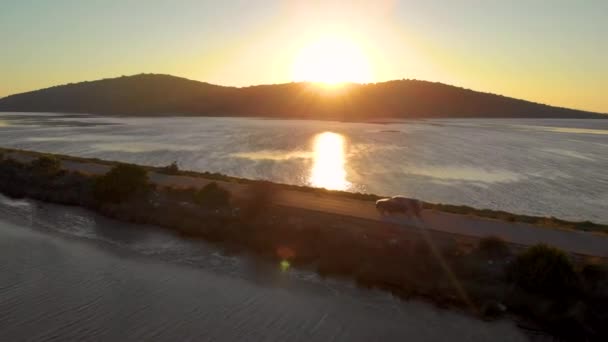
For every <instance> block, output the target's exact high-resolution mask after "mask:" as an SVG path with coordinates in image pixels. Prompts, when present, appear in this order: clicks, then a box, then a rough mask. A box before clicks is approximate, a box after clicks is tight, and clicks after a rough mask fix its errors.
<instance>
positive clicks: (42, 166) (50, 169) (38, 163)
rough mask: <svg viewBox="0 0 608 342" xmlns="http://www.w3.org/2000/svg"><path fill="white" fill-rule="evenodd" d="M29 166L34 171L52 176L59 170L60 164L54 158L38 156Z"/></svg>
mask: <svg viewBox="0 0 608 342" xmlns="http://www.w3.org/2000/svg"><path fill="white" fill-rule="evenodd" d="M31 166H32V168H33V169H34V170H36V171H40V172H43V173H49V174H54V173H57V172H59V170H60V169H61V162H60V161H59V159H57V158H55V157H51V156H40V157H38V158H37V159H35V160H33V161H32V162H31Z"/></svg>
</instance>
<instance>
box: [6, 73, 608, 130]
mask: <svg viewBox="0 0 608 342" xmlns="http://www.w3.org/2000/svg"><path fill="white" fill-rule="evenodd" d="M0 111H16V112H57V113H88V114H102V115H129V116H233V117H272V118H280V119H315V120H341V121H378V120H380V119H412V118H418V119H420V118H579V119H582V118H606V117H608V116H607V115H605V114H600V113H593V112H588V111H582V110H576V109H568V108H562V107H554V106H549V105H545V104H539V103H534V102H530V101H525V100H520V99H514V98H510V97H505V96H501V95H496V94H491V93H484V92H479V91H473V90H470V89H464V88H459V87H455V86H451V85H447V84H443V83H437V82H428V81H420V80H411V79H407V80H395V81H388V82H379V83H366V84H357V83H344V84H342V85H340V86H337V87H336V88H326V87H324V86H323V85H320V84H315V83H311V82H292V83H285V84H272V85H256V86H249V87H242V88H239V87H226V86H219V85H214V84H210V83H205V82H198V81H193V80H189V79H185V78H181V77H175V76H171V75H160V74H140V75H134V76H123V77H117V78H109V79H102V80H97V81H90V82H80V83H70V84H66V85H60V86H55V87H51V88H46V89H41V90H36V91H31V92H26V93H21V94H15V95H11V96H7V97H5V98H2V99H0Z"/></svg>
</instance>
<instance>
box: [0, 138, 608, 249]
mask: <svg viewBox="0 0 608 342" xmlns="http://www.w3.org/2000/svg"><path fill="white" fill-rule="evenodd" d="M0 154H6V155H9V156H10V155H11V154H15V155H17V154H21V155H22V156H24V158H25V159H28V158H37V157H40V156H53V157H55V158H59V159H61V160H66V161H70V162H75V163H80V164H98V165H104V166H107V167H112V166H115V165H118V164H130V163H125V162H118V161H111V160H104V159H100V158H86V157H77V156H70V155H62V154H56V153H47V152H37V151H31V150H23V149H15V148H5V147H0ZM134 165H136V164H134ZM138 166H141V167H143V168H145V169H146V170H148V171H151V172H157V173H163V167H156V166H147V165H138ZM94 169H96V170H97V171H100V169H99V168H94ZM80 171H81V172H82V171H85V170H80ZM92 171H95V170H92ZM171 176H186V177H191V178H197V179H202V180H207V181H222V182H228V183H235V184H245V185H251V184H262V185H265V186H272V187H278V188H280V189H284V190H288V191H292V190H295V191H298V192H302V193H314V194H318V195H321V196H331V197H335V198H345V199H353V200H360V201H376V200H378V199H381V198H386V197H389V196H382V195H377V194H371V193H361V192H349V191H342V190H327V189H324V188H314V187H310V186H302V185H292V184H283V183H276V182H272V181H266V180H254V179H247V178H241V177H235V176H228V175H224V174H221V173H212V172H206V171H205V172H199V171H191V170H177V171H176V172H175V173H173V174H171ZM423 205H424V208H425V209H430V210H435V211H439V212H445V213H451V214H457V215H463V216H470V217H473V218H484V219H492V220H497V221H500V222H508V223H523V224H529V225H533V226H537V227H542V228H547V229H559V230H566V231H582V232H593V233H596V234H602V235H606V236H607V237H608V224H603V223H596V222H591V221H588V220H585V221H571V220H564V219H560V218H556V217H553V216H533V215H525V214H516V213H511V212H507V211H503V210H494V209H487V208H474V207H471V206H467V205H457V204H447V203H431V202H424V201H423ZM606 256H607V257H608V255H606Z"/></svg>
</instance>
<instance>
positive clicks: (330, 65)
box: [293, 38, 372, 85]
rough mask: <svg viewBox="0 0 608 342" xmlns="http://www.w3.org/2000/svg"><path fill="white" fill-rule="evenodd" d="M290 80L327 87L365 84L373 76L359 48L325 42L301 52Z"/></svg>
mask: <svg viewBox="0 0 608 342" xmlns="http://www.w3.org/2000/svg"><path fill="white" fill-rule="evenodd" d="M293 80H294V81H296V82H302V81H304V82H318V83H323V84H327V85H336V84H341V83H346V82H354V83H368V82H371V81H372V73H371V70H370V65H369V63H368V61H367V58H366V56H365V54H364V53H363V51H362V50H361V49H360V48H359V46H357V45H356V44H354V43H353V42H351V41H349V40H346V39H340V38H325V39H321V40H318V41H316V42H314V43H312V44H310V45H308V46H307V47H305V48H304V49H302V51H301V52H300V53H299V55H298V56H297V58H296V60H295V61H294V64H293Z"/></svg>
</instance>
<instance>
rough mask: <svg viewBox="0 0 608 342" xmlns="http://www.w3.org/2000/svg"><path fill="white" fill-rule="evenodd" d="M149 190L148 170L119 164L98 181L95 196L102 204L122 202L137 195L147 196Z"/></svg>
mask: <svg viewBox="0 0 608 342" xmlns="http://www.w3.org/2000/svg"><path fill="white" fill-rule="evenodd" d="M149 189H150V184H149V182H148V173H147V171H146V169H144V168H143V167H141V166H138V165H129V164H119V165H117V166H115V167H113V168H112V169H111V170H110V171H109V172H108V173H106V174H105V175H103V176H101V177H99V178H98V179H97V180H96V182H95V189H94V194H95V198H96V199H97V200H98V201H100V202H122V201H124V200H127V199H129V198H131V197H132V196H135V195H146V194H147V192H148V190H149Z"/></svg>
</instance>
